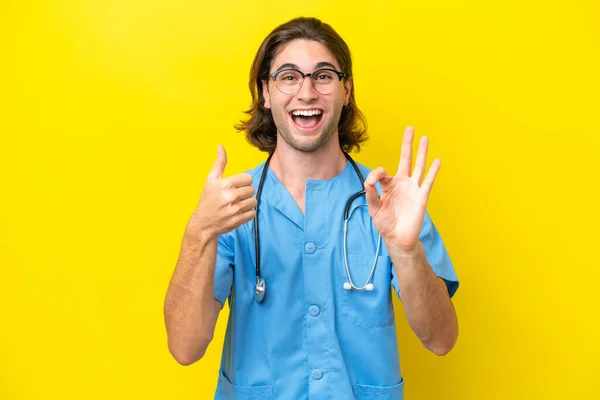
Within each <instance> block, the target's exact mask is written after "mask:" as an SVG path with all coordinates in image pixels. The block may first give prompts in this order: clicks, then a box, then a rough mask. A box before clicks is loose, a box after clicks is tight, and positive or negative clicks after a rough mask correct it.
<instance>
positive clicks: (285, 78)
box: [269, 68, 348, 95]
mask: <svg viewBox="0 0 600 400" xmlns="http://www.w3.org/2000/svg"><path fill="white" fill-rule="evenodd" d="M269 76H270V77H271V78H272V79H273V80H274V81H275V86H277V89H279V91H280V92H281V93H283V94H287V95H293V94H296V93H298V92H299V91H300V88H301V87H302V84H303V83H304V78H306V77H307V76H308V77H310V79H311V81H312V84H313V87H314V88H315V90H316V91H317V92H319V93H320V94H331V93H333V92H334V91H335V89H336V88H337V87H338V82H341V80H342V79H343V78H345V77H347V76H348V75H347V74H345V73H343V72H339V71H336V70H334V69H331V68H321V69H318V70H316V71H315V72H313V73H310V74H305V73H303V72H301V71H298V70H297V69H292V68H289V69H282V70H281V71H276V72H273V73H272V74H269ZM336 79H337V80H336Z"/></svg>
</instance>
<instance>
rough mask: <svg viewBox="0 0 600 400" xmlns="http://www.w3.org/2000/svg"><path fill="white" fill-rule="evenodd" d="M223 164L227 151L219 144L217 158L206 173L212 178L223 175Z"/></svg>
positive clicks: (225, 161)
mask: <svg viewBox="0 0 600 400" xmlns="http://www.w3.org/2000/svg"><path fill="white" fill-rule="evenodd" d="M225 165H227V153H226V152H225V148H224V147H223V146H221V145H219V147H218V150H217V159H216V160H215V163H214V164H213V167H212V169H211V170H210V172H209V173H208V178H209V179H212V180H215V179H221V178H222V177H223V171H225Z"/></svg>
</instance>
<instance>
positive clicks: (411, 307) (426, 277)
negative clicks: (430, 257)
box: [388, 242, 458, 355]
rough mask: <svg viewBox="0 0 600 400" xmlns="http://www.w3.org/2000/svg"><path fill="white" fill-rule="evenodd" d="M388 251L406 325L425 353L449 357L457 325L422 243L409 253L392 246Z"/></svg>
mask: <svg viewBox="0 0 600 400" xmlns="http://www.w3.org/2000/svg"><path fill="white" fill-rule="evenodd" d="M388 250H389V252H390V256H391V258H392V261H393V262H394V268H396V274H397V276H398V282H399V285H400V296H401V298H402V303H403V305H404V311H405V314H406V318H407V320H408V323H409V325H410V326H411V328H412V330H413V331H414V332H415V334H416V335H417V337H418V338H419V340H421V342H422V343H423V345H424V346H425V347H426V348H427V349H429V350H431V351H432V352H434V353H435V354H438V355H444V354H446V353H448V352H449V351H450V350H451V349H452V347H454V344H455V342H456V339H457V336H458V321H457V318H456V312H455V310H454V305H453V304H452V301H451V300H450V297H449V296H448V289H447V288H446V284H445V283H444V282H443V280H441V279H440V278H438V277H437V276H436V275H435V273H434V272H433V270H432V269H431V267H430V265H429V263H428V262H427V258H426V257H425V252H424V250H423V245H422V244H421V242H418V245H417V248H416V249H415V251H413V252H411V253H406V252H404V251H402V250H399V249H397V248H394V246H393V245H388Z"/></svg>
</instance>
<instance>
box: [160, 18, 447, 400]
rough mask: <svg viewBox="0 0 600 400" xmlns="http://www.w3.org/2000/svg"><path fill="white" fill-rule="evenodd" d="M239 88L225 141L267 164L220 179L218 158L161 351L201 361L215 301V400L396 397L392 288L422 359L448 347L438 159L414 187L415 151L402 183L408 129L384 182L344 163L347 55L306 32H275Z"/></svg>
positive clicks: (319, 34) (316, 28) (170, 302)
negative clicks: (249, 148) (434, 206)
mask: <svg viewBox="0 0 600 400" xmlns="http://www.w3.org/2000/svg"><path fill="white" fill-rule="evenodd" d="M251 75H252V77H251V81H250V89H251V92H252V97H253V105H252V108H251V109H250V110H249V111H248V114H249V115H250V118H249V119H248V120H247V121H245V122H243V123H241V125H240V126H239V127H238V128H239V129H240V130H243V131H245V132H246V134H247V138H248V141H249V142H250V143H251V144H253V145H255V146H257V147H258V148H260V149H261V150H263V151H266V152H268V153H269V158H268V160H267V161H266V162H265V163H261V164H260V165H259V166H258V167H256V168H255V169H253V170H252V171H249V173H243V174H239V175H235V176H231V177H227V178H223V176H222V175H223V170H224V168H225V164H226V155H225V150H224V149H223V148H222V147H221V146H219V149H218V156H217V160H216V162H215V164H214V166H213V168H212V170H211V171H210V173H209V174H208V177H207V179H206V183H205V187H204V190H203V192H202V195H201V197H200V201H199V203H198V206H197V209H196V210H195V212H194V214H193V216H192V217H191V218H190V221H189V222H188V225H187V227H186V230H185V234H184V238H183V243H182V248H181V254H180V257H179V260H178V262H177V265H176V268H175V272H174V274H173V277H172V280H171V283H170V286H169V289H168V293H167V297H166V300H165V321H166V326H167V333H168V343H169V349H170V351H171V353H172V354H173V356H174V357H175V359H176V360H177V361H178V362H179V363H181V364H183V365H189V364H192V363H194V362H196V361H198V360H199V359H200V358H202V356H203V355H204V352H205V350H206V348H207V346H208V344H209V343H210V341H211V339H212V337H213V333H214V328H215V323H216V320H217V316H218V314H219V311H220V310H221V308H222V307H223V305H224V302H225V300H226V299H228V300H229V307H230V315H229V321H228V325H227V333H226V337H225V344H224V348H223V357H222V362H221V370H220V375H219V377H218V387H217V391H216V395H215V398H216V399H238V398H240V399H241V398H243V399H259V398H260V399H294V400H299V399H344V400H346V399H351V398H358V399H374V398H377V399H402V398H403V385H404V380H403V377H402V373H401V369H400V363H399V359H398V349H397V340H396V330H395V324H394V311H393V308H392V298H391V296H392V294H391V288H392V287H393V288H394V289H395V292H396V293H397V295H398V296H399V297H400V299H401V300H402V304H403V306H404V309H405V313H406V316H407V319H408V322H409V324H410V326H411V328H412V329H413V330H414V332H415V334H416V335H417V336H418V338H419V339H420V340H421V341H422V343H423V344H424V346H425V347H426V348H428V349H429V350H431V351H433V352H434V353H436V354H438V355H443V354H446V353H447V352H448V351H450V350H451V348H452V347H453V346H454V343H455V341H456V338H457V334H458V333H457V332H458V328H457V318H456V314H455V311H454V308H453V305H452V302H451V300H450V298H451V296H452V295H453V294H454V292H455V291H456V289H457V288H458V280H457V278H456V275H455V273H454V270H453V266H452V263H451V261H450V259H449V256H448V253H447V252H446V249H445V248H444V245H443V243H442V240H441V237H440V235H439V234H438V232H437V230H436V228H435V226H434V225H433V223H432V221H431V219H430V217H429V215H428V213H427V211H426V205H427V201H428V198H429V193H430V191H431V188H432V185H433V182H434V179H435V176H436V174H437V172H438V170H439V168H440V161H439V160H435V161H434V162H433V164H432V165H431V167H430V169H429V172H428V173H427V174H425V172H426V171H425V160H426V154H427V139H426V138H422V139H421V141H420V143H419V151H418V154H417V157H416V162H415V168H414V170H413V171H412V174H411V167H412V166H411V164H412V150H411V148H412V140H413V130H412V128H410V127H409V128H407V129H406V131H405V134H404V140H403V143H402V149H401V156H400V164H399V168H398V172H397V174H396V175H395V176H391V175H389V174H388V173H387V172H386V171H385V170H384V169H383V168H377V169H375V170H373V171H370V170H369V169H367V168H366V167H364V166H362V165H356V164H354V163H353V161H352V160H351V158H350V157H349V156H348V157H347V156H346V153H347V152H350V151H351V150H353V149H354V148H356V149H358V148H359V144H360V143H361V142H362V141H364V140H365V129H364V121H363V120H362V116H361V114H360V111H359V110H358V107H357V106H356V102H355V99H354V90H353V84H354V83H353V80H352V62H351V58H350V51H349V49H348V47H347V45H346V43H345V42H344V41H343V40H342V39H341V38H340V37H339V36H338V34H337V33H336V32H335V31H334V30H333V29H332V28H331V27H330V26H329V25H327V24H324V23H322V22H321V21H319V20H317V19H311V18H299V19H295V20H292V21H290V22H288V23H286V24H283V25H281V26H279V27H277V28H276V29H275V30H274V31H273V32H272V33H271V34H270V35H269V36H268V37H267V38H266V39H265V41H264V42H263V44H262V45H261V47H260V49H259V50H258V53H257V55H256V58H255V60H254V65H253V67H252V72H251ZM267 164H268V165H267ZM355 165H356V168H355ZM361 175H362V176H364V177H366V179H365V181H364V183H362V182H361V177H360V176H361ZM362 190H364V191H365V194H364V195H362V193H359V194H358V196H355V197H353V195H354V194H355V193H357V192H360V191H362ZM255 192H256V197H254V194H255ZM257 197H259V200H257ZM256 210H258V225H256V220H255V216H256V215H257V211H256ZM255 228H258V229H255ZM257 231H258V232H257ZM257 233H258V238H257ZM257 255H258V257H257Z"/></svg>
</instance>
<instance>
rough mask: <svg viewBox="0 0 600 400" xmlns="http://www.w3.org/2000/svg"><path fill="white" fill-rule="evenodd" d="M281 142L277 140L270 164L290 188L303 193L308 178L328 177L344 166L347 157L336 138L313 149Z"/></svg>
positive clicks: (337, 172) (336, 173)
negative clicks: (304, 148)
mask: <svg viewBox="0 0 600 400" xmlns="http://www.w3.org/2000/svg"><path fill="white" fill-rule="evenodd" d="M332 139H333V138H332ZM281 142H282V140H279V143H277V148H276V150H275V152H274V153H273V157H272V158H271V163H270V167H271V169H272V171H273V173H274V174H275V176H277V178H278V179H279V180H280V181H281V182H282V183H283V184H284V185H285V186H286V187H287V188H288V190H290V191H294V192H296V191H301V192H304V188H305V186H306V181H307V180H309V179H315V180H327V179H331V178H334V177H335V176H337V175H339V174H340V173H342V171H343V170H344V168H345V167H346V162H347V160H346V157H345V156H344V154H343V152H342V149H341V148H340V145H339V141H337V140H329V142H328V143H327V144H326V145H325V146H323V147H321V148H319V149H317V150H315V151H312V152H303V151H299V150H295V149H293V148H292V147H290V146H288V145H287V144H284V143H281Z"/></svg>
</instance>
